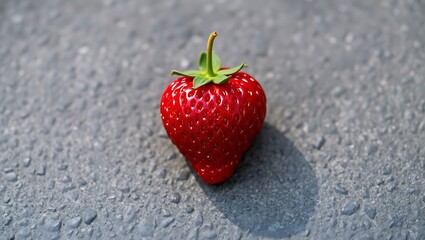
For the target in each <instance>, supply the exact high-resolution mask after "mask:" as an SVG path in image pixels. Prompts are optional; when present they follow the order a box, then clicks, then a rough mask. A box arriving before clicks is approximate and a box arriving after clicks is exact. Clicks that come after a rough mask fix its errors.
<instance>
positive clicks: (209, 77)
mask: <svg viewBox="0 0 425 240" xmlns="http://www.w3.org/2000/svg"><path fill="white" fill-rule="evenodd" d="M215 37H217V32H213V33H211V35H210V37H209V39H208V44H207V51H206V52H202V53H201V56H200V57H199V63H198V66H199V70H188V71H184V72H180V71H176V70H173V71H171V73H170V75H179V76H185V77H191V78H193V88H194V89H195V88H198V87H201V86H203V85H205V84H208V83H211V82H212V83H214V84H222V83H225V82H227V81H228V80H229V78H230V76H232V74H235V73H237V72H239V71H240V70H241V69H242V68H244V67H247V65H246V64H245V63H242V64H241V65H239V66H237V67H233V68H229V69H222V70H220V67H221V66H220V58H218V56H217V54H215V53H214V52H213V51H212V48H213V43H214V39H215Z"/></svg>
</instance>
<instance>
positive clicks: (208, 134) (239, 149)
mask: <svg viewBox="0 0 425 240" xmlns="http://www.w3.org/2000/svg"><path fill="white" fill-rule="evenodd" d="M210 62H211V61H210ZM218 73H220V71H218ZM224 73H226V72H224ZM227 73H228V72H227ZM179 75H183V74H179ZM195 78H196V76H195ZM195 80H196V79H195ZM195 80H194V77H193V76H184V75H183V76H182V77H179V78H177V79H175V80H174V81H173V82H171V83H170V84H169V85H168V86H167V88H166V89H165V91H164V93H163V94H162V98H161V102H160V112H161V118H162V122H163V125H164V128H165V130H166V132H167V134H168V136H169V138H170V139H171V141H172V142H173V143H174V144H175V145H176V146H177V148H178V149H179V151H180V152H181V153H182V154H183V156H184V157H185V158H186V159H187V160H188V162H189V163H190V165H191V166H192V168H193V169H194V170H195V172H196V173H197V174H198V175H199V176H200V178H201V179H202V180H203V181H205V182H206V183H208V184H217V183H220V182H223V181H225V180H227V179H228V178H230V177H231V176H232V174H233V172H234V171H235V169H236V167H237V166H238V164H239V162H240V160H241V158H242V156H243V154H244V153H245V152H246V151H247V150H248V148H249V147H250V146H251V144H252V142H253V140H254V139H255V137H256V136H257V135H258V133H259V132H260V130H261V127H262V125H263V122H264V118H265V115H266V96H265V93H264V91H263V89H262V87H261V86H260V84H259V83H258V82H257V81H256V80H255V79H254V78H253V77H252V76H250V75H248V74H247V73H244V72H240V71H239V70H238V71H236V72H235V73H232V74H229V75H228V79H226V81H225V82H221V83H220V84H214V83H213V82H211V83H207V84H201V86H198V87H194V84H196V81H195Z"/></svg>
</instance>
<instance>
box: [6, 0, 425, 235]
mask: <svg viewBox="0 0 425 240" xmlns="http://www.w3.org/2000/svg"><path fill="white" fill-rule="evenodd" d="M424 25H425V3H424V1H420V0H416V1H415V0H406V1H384V0H378V1H369V0H359V1H348V0H343V1H336V0H335V1H332V0H317V1H305V0H302V1H289V0H288V1H283V0H280V1H277V0H272V1H242V0H235V1H223V0H218V1H207V0H202V1H188V0H184V1H154V0H149V1H148V0H145V1H136V0H124V1H114V0H104V1H85V0H75V1H60V0H40V1H30V0H2V1H0V214H1V215H0V239H13V238H15V239H114V238H115V239H143V238H147V239H263V238H291V239H424V238H425V197H424V192H425V175H424V171H425V120H424V119H425V117H424V116H425V79H424V76H425V68H424V63H425V28H424V27H423V26H424ZM211 31H218V32H219V37H218V38H217V41H216V44H215V48H216V52H217V53H218V54H219V55H220V57H221V58H222V61H223V62H224V64H225V65H229V66H233V65H236V64H239V63H240V62H241V61H246V62H247V63H248V64H249V69H247V71H248V72H249V73H250V74H252V75H253V76H255V77H256V78H257V79H258V81H259V82H260V83H261V84H262V86H263V87H264V89H265V91H266V94H267V99H268V113H267V117H266V124H265V126H264V128H263V131H262V133H261V135H260V136H259V137H258V138H257V140H256V142H255V144H254V146H253V148H252V149H251V150H250V151H249V152H248V153H247V154H246V155H245V157H244V159H243V161H242V163H241V166H240V168H239V169H238V170H237V172H236V174H235V175H234V177H232V179H231V180H230V181H228V182H227V183H225V184H222V185H219V186H207V185H205V184H203V183H202V182H201V181H199V180H198V179H197V178H196V177H195V176H194V174H193V173H192V172H191V170H190V168H189V167H188V165H187V164H186V162H185V160H184V158H183V157H182V156H181V155H180V154H179V153H178V151H177V149H176V147H174V146H173V145H172V144H171V142H170V141H169V140H168V139H167V137H166V134H165V132H164V130H163V129H162V126H161V122H160V119H159V110H158V104H159V98H160V96H161V93H162V90H163V89H164V88H165V86H166V85H167V84H168V83H169V82H170V81H171V80H172V78H170V77H168V76H167V74H168V72H169V70H171V69H176V68H177V69H181V70H184V69H186V68H190V67H193V66H194V63H195V61H196V59H197V56H198V53H199V52H200V51H201V50H203V49H204V45H205V41H206V39H207V37H208V35H209V33H210V32H211Z"/></svg>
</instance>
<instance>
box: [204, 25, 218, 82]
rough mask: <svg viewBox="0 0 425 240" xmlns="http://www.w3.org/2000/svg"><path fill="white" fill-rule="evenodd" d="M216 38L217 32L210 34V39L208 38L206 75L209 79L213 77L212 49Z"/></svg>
mask: <svg viewBox="0 0 425 240" xmlns="http://www.w3.org/2000/svg"><path fill="white" fill-rule="evenodd" d="M215 37H217V32H212V33H211V35H210V37H209V38H208V44H207V63H206V65H207V74H208V75H209V76H211V77H214V76H215V73H214V70H213V66H212V55H213V53H212V49H213V44H214V39H215Z"/></svg>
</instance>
